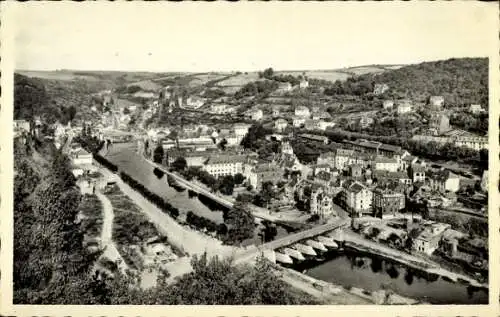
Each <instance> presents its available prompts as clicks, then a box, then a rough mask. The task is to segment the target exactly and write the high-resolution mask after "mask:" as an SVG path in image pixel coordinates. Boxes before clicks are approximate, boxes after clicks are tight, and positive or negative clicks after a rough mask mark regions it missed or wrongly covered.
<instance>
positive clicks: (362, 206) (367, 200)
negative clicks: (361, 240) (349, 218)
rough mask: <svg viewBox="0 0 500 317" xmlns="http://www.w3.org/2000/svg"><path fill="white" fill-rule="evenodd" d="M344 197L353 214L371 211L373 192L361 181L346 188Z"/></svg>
mask: <svg viewBox="0 0 500 317" xmlns="http://www.w3.org/2000/svg"><path fill="white" fill-rule="evenodd" d="M344 199H345V204H346V206H347V207H348V208H349V209H350V210H351V213H352V214H353V215H357V216H361V215H362V214H363V213H370V212H371V209H372V200H373V193H372V191H371V190H369V189H368V188H367V187H365V186H364V185H363V184H361V183H359V182H354V183H352V184H351V185H349V186H348V187H347V188H344Z"/></svg>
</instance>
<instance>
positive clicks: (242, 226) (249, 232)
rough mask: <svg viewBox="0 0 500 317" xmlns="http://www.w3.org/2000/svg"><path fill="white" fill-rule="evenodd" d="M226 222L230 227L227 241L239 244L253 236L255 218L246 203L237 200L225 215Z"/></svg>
mask: <svg viewBox="0 0 500 317" xmlns="http://www.w3.org/2000/svg"><path fill="white" fill-rule="evenodd" d="M224 223H225V224H226V225H227V227H228V232H227V236H226V239H225V241H226V242H227V243H229V244H238V243H241V242H242V241H243V240H245V239H249V238H251V237H252V236H253V234H254V230H255V220H254V217H253V215H252V214H251V213H250V211H248V209H247V208H246V205H245V204H242V203H240V202H237V203H235V204H234V206H233V208H231V209H230V210H229V211H228V212H226V214H225V215H224Z"/></svg>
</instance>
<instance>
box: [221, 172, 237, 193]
mask: <svg viewBox="0 0 500 317" xmlns="http://www.w3.org/2000/svg"><path fill="white" fill-rule="evenodd" d="M218 187H219V191H220V192H221V193H222V194H224V195H232V194H233V190H234V178H233V176H231V175H227V176H224V177H223V178H222V179H220V180H219V186H218Z"/></svg>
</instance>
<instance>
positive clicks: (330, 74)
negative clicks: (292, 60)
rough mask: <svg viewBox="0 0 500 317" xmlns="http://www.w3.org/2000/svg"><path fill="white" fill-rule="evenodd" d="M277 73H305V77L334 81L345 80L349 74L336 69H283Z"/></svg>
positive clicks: (295, 74)
mask: <svg viewBox="0 0 500 317" xmlns="http://www.w3.org/2000/svg"><path fill="white" fill-rule="evenodd" d="M277 73H278V74H279V75H292V76H299V75H303V74H304V73H305V76H306V77H309V78H315V79H322V80H328V81H331V82H334V81H336V80H346V79H347V78H349V76H350V75H349V74H347V73H344V72H340V71H336V70H307V71H284V72H277Z"/></svg>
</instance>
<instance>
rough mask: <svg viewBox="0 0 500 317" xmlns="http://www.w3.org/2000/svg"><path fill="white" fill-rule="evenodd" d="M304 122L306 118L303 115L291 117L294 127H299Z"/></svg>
mask: <svg viewBox="0 0 500 317" xmlns="http://www.w3.org/2000/svg"><path fill="white" fill-rule="evenodd" d="M305 123H306V118H304V117H297V116H294V117H293V126H294V127H300V126H302V125H304V124H305Z"/></svg>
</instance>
